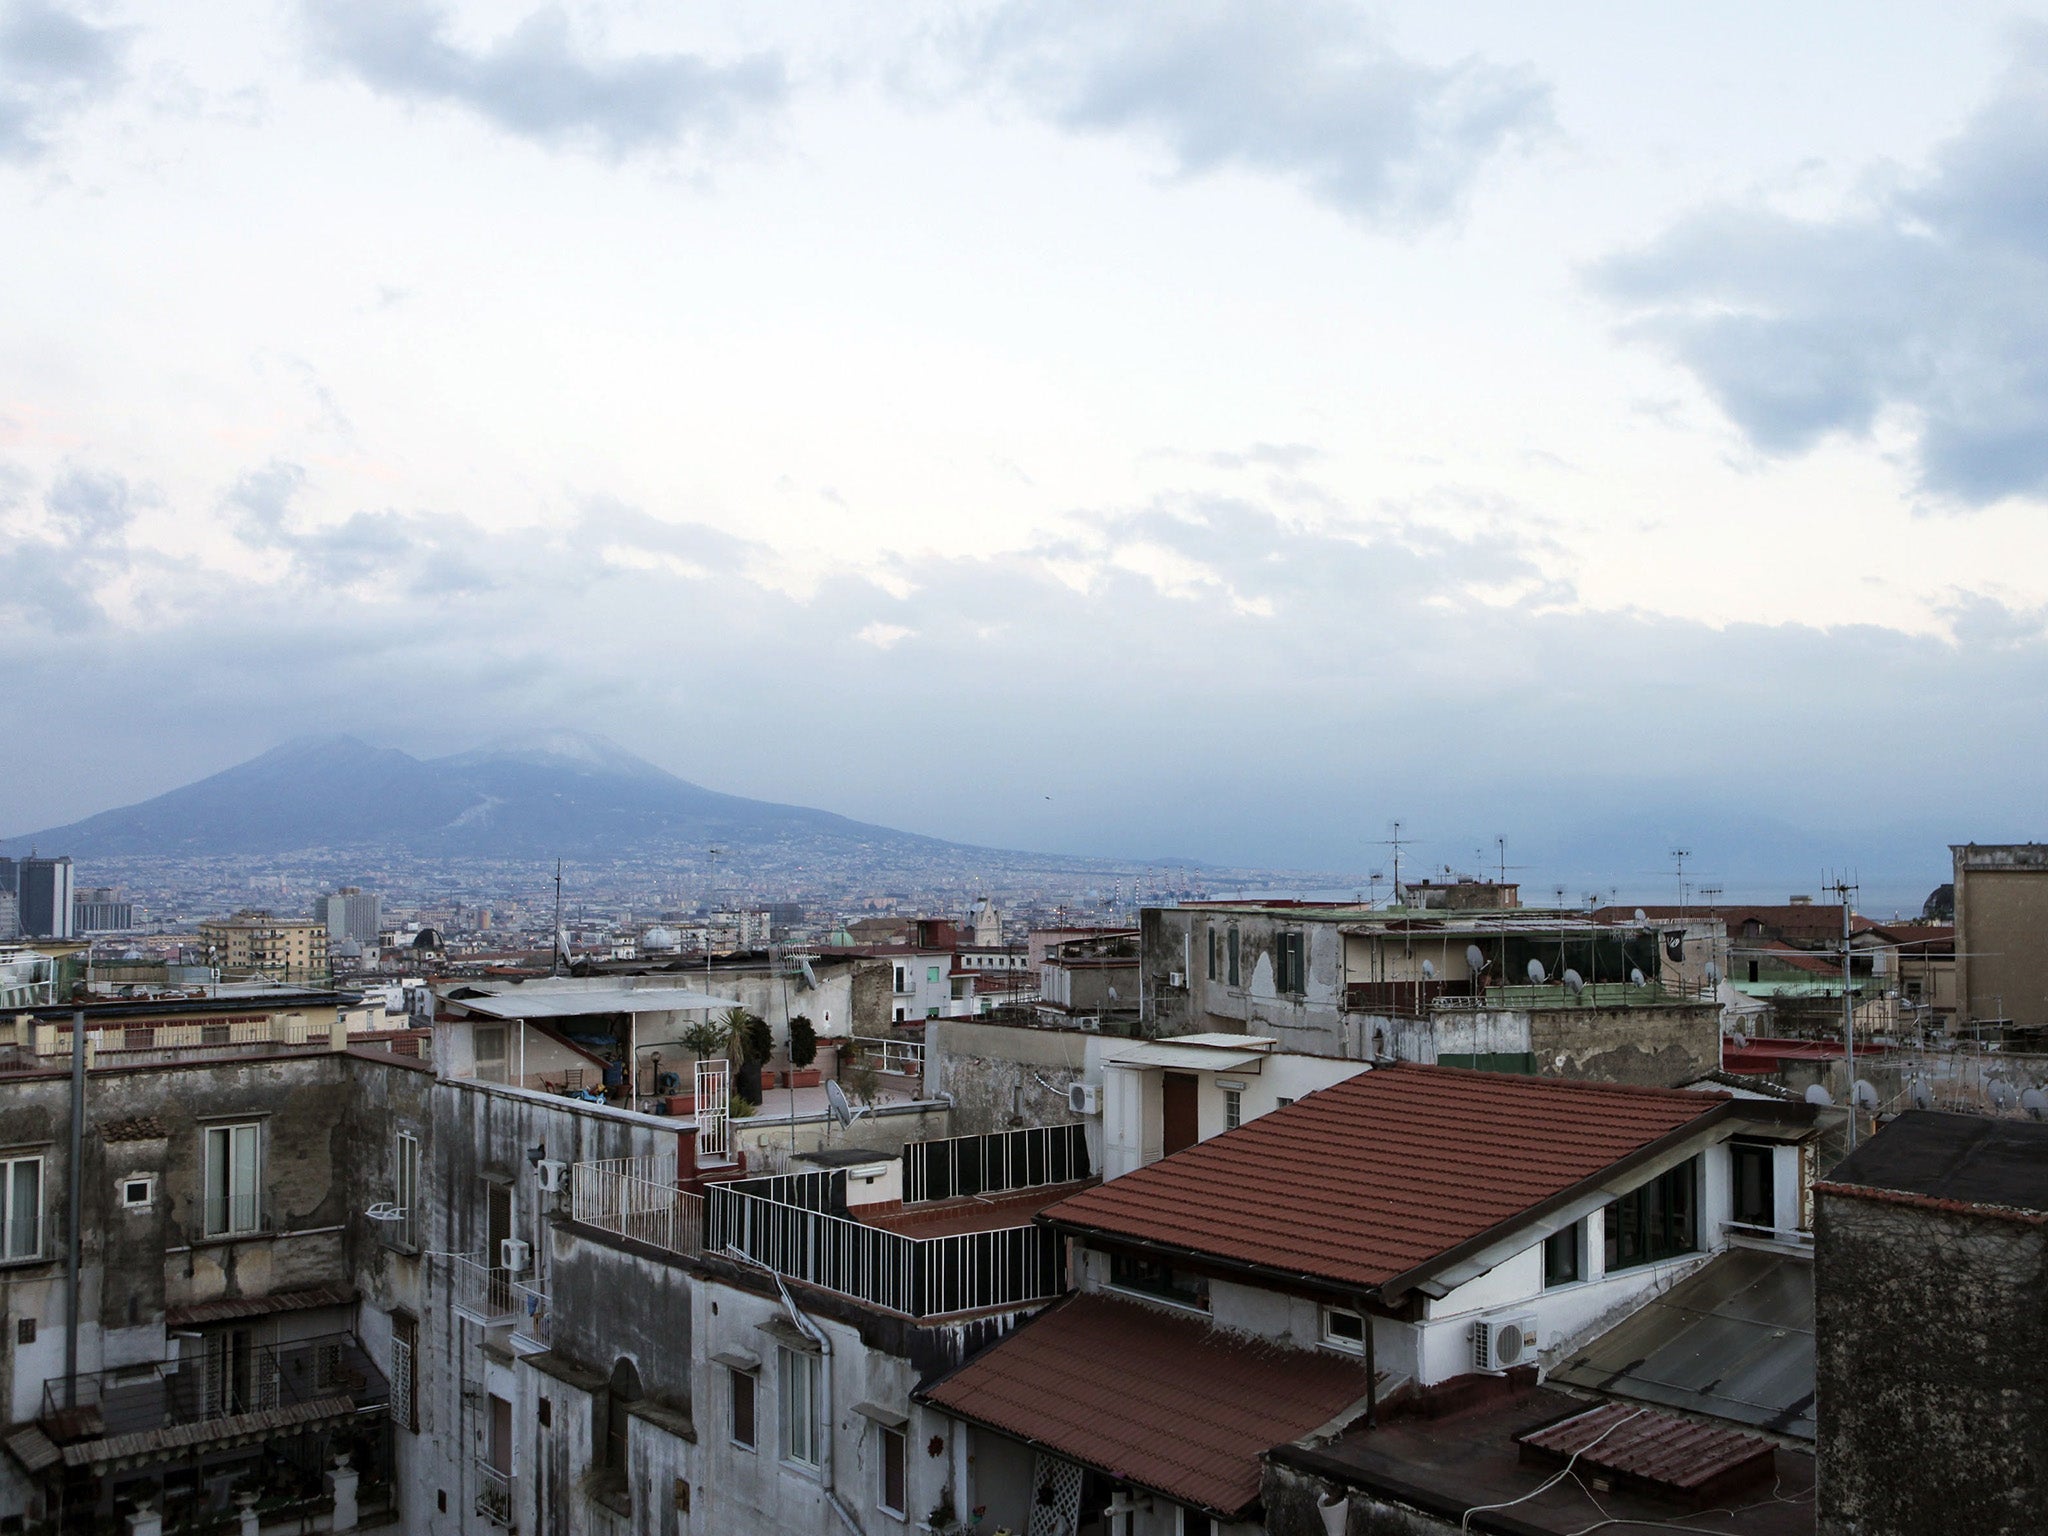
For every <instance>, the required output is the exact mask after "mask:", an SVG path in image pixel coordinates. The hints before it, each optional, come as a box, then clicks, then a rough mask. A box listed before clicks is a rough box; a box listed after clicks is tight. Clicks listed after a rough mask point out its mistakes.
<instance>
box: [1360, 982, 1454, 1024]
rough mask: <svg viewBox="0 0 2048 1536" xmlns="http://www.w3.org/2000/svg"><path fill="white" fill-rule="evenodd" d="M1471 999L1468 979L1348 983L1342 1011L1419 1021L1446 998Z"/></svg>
mask: <svg viewBox="0 0 2048 1536" xmlns="http://www.w3.org/2000/svg"><path fill="white" fill-rule="evenodd" d="M1471 996H1472V982H1471V981H1470V980H1469V979H1461V980H1443V981H1427V980H1426V981H1351V982H1346V983H1345V984H1344V1007H1345V1009H1346V1010H1347V1011H1349V1012H1351V1013H1385V1014H1394V1015H1400V1016H1410V1015H1412V1016H1416V1017H1422V1016H1426V1015H1427V1014H1428V1013H1429V1010H1430V1008H1431V1007H1432V1006H1433V1005H1435V1004H1438V1003H1440V1002H1442V1001H1444V1000H1445V999H1447V998H1466V999H1469V998H1470V997H1471Z"/></svg>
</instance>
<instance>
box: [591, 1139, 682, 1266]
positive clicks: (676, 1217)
mask: <svg viewBox="0 0 2048 1536" xmlns="http://www.w3.org/2000/svg"><path fill="white" fill-rule="evenodd" d="M569 1215H570V1219H571V1220H573V1221H576V1222H580V1223H581V1224H582V1225H584V1226H586V1227H596V1228H597V1229H599V1230H600V1231H603V1232H613V1233H616V1234H618V1235H619V1236H620V1237H629V1238H631V1239H633V1241H635V1242H639V1243H647V1244H649V1245H651V1246H653V1247H656V1248H661V1249H665V1250H666V1251H667V1252H669V1253H684V1254H690V1253H699V1252H701V1251H702V1250H703V1246H704V1201H703V1198H702V1197H701V1196H698V1195H693V1194H689V1193H687V1192H686V1191H684V1190H680V1189H678V1188H677V1187H676V1160H675V1158H674V1157H673V1156H664V1157H619V1158H611V1159H607V1160H604V1161H598V1162H588V1163H578V1164H576V1166H575V1168H574V1169H572V1170H571V1173H570V1185H569Z"/></svg>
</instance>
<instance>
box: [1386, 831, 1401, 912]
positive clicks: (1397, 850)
mask: <svg viewBox="0 0 2048 1536" xmlns="http://www.w3.org/2000/svg"><path fill="white" fill-rule="evenodd" d="M1387 846H1388V847H1390V848H1392V849H1393V850H1394V899H1393V903H1392V904H1393V905H1394V906H1397V907H1398V906H1399V905H1401V846H1402V844H1401V823H1399V822H1398V821H1397V822H1395V823H1394V835H1393V836H1392V837H1390V838H1388V839H1387Z"/></svg>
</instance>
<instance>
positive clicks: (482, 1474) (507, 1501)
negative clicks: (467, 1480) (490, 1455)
mask: <svg viewBox="0 0 2048 1536" xmlns="http://www.w3.org/2000/svg"><path fill="white" fill-rule="evenodd" d="M476 1512H477V1513H478V1514H480V1515H482V1516H483V1517H484V1518H485V1519H486V1520H488V1521H490V1522H491V1524H493V1525H502V1526H504V1527H505V1528H506V1529H508V1530H509V1529H510V1528H511V1526H512V1474H511V1473H509V1472H500V1471H499V1470H498V1469H497V1468H496V1467H494V1466H492V1465H491V1464H490V1463H489V1462H488V1461H479V1462H477V1463H476Z"/></svg>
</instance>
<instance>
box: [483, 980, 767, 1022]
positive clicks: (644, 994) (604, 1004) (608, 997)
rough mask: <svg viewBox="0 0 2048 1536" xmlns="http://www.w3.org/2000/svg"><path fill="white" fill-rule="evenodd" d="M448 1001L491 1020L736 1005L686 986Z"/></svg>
mask: <svg viewBox="0 0 2048 1536" xmlns="http://www.w3.org/2000/svg"><path fill="white" fill-rule="evenodd" d="M450 1001H452V1002H455V1003H456V1004H458V1005H459V1006H461V1007H464V1008H467V1009H468V1010H469V1011H470V1012H472V1013H480V1014H482V1015H484V1016H485V1017H486V1018H491V1019H573V1018H579V1017H581V1016H583V1015H585V1014H593V1013H697V1012H703V1011H706V1010H708V1009H712V1008H737V1007H738V1006H739V1004H738V1003H737V1002H735V1001H734V1000H733V999H732V998H729V997H713V996H712V995H711V994H710V993H708V992H692V991H690V990H689V989H688V988H687V987H618V988H610V989H604V990H596V989H593V990H590V991H584V990H581V989H570V988H567V987H560V988H557V987H550V988H548V989H547V990H546V991H538V992H530V991H527V990H526V989H525V988H523V987H522V988H519V989H516V990H513V991H507V992H494V993H489V994H485V995H483V996H478V997H460V998H453V999H450Z"/></svg>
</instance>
